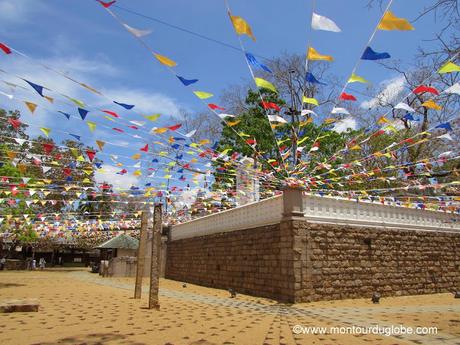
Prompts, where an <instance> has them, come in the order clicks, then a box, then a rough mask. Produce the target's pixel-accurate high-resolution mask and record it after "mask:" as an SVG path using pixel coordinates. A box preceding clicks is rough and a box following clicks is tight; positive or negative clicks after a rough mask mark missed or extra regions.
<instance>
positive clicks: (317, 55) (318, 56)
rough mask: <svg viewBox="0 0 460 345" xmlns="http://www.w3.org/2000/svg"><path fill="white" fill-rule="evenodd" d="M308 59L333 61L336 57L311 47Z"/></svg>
mask: <svg viewBox="0 0 460 345" xmlns="http://www.w3.org/2000/svg"><path fill="white" fill-rule="evenodd" d="M307 59H308V60H324V61H333V60H334V58H333V57H332V56H330V55H321V54H320V53H318V52H317V51H316V50H315V48H313V47H309V48H308V52H307Z"/></svg>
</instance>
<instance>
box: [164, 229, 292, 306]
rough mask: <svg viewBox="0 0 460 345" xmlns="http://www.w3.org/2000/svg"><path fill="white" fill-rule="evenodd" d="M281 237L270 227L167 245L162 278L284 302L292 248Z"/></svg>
mask: <svg viewBox="0 0 460 345" xmlns="http://www.w3.org/2000/svg"><path fill="white" fill-rule="evenodd" d="M284 231H287V232H290V229H284ZM282 232H283V230H280V224H275V225H269V226H263V227H259V228H253V229H247V230H240V231H232V232H225V233H220V234H213V235H208V236H201V237H194V238H188V239H182V240H177V241H172V242H170V243H168V249H167V260H166V278H169V279H174V280H179V281H184V282H190V283H194V284H199V285H204V286H210V287H216V288H222V289H228V288H233V289H235V290H236V291H237V292H241V293H247V294H252V295H256V296H262V297H268V298H273V299H278V300H285V301H288V300H290V299H292V296H293V288H294V286H293V277H292V268H291V266H290V263H291V262H292V260H288V259H292V258H291V256H292V250H291V247H292V243H291V241H290V237H289V236H284V239H283V238H282V236H281V234H282Z"/></svg>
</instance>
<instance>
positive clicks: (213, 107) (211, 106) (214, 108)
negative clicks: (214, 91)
mask: <svg viewBox="0 0 460 345" xmlns="http://www.w3.org/2000/svg"><path fill="white" fill-rule="evenodd" d="M208 107H209V108H211V109H212V110H216V109H219V110H225V108H222V107H219V106H218V105H216V104H213V103H209V104H208Z"/></svg>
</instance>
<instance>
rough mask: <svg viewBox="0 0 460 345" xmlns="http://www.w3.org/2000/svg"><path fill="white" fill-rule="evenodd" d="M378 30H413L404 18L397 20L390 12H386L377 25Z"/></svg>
mask: <svg viewBox="0 0 460 345" xmlns="http://www.w3.org/2000/svg"><path fill="white" fill-rule="evenodd" d="M377 29H379V30H401V31H407V30H414V27H413V26H412V25H411V24H410V23H409V21H408V20H407V19H405V18H398V17H396V16H395V15H394V14H393V13H391V12H390V11H386V12H385V14H384V16H383V18H382V20H381V21H380V23H379V25H378V26H377Z"/></svg>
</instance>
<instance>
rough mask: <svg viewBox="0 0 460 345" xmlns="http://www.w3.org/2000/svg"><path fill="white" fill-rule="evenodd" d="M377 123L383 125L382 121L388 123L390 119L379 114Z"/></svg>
mask: <svg viewBox="0 0 460 345" xmlns="http://www.w3.org/2000/svg"><path fill="white" fill-rule="evenodd" d="M377 123H378V124H379V125H383V124H384V123H390V121H388V119H387V118H386V117H385V116H381V117H380V118H379V119H378V120H377Z"/></svg>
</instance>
